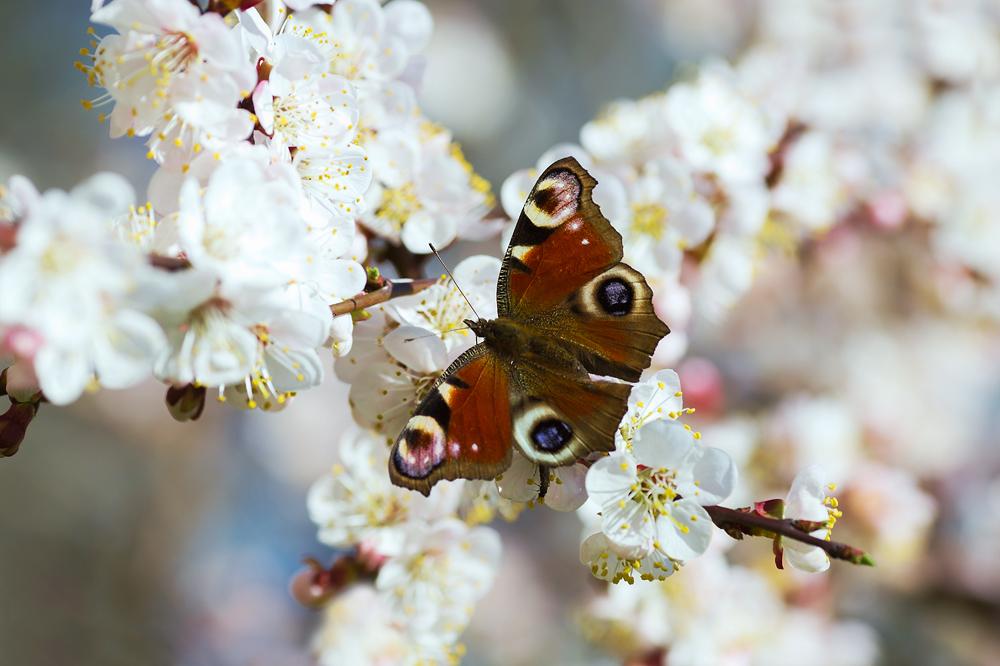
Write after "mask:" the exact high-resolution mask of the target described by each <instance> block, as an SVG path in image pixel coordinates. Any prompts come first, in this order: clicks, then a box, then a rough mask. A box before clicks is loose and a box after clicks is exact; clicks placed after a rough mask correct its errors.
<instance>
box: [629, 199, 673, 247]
mask: <svg viewBox="0 0 1000 666" xmlns="http://www.w3.org/2000/svg"><path fill="white" fill-rule="evenodd" d="M668 216H669V211H667V209H666V208H665V207H663V206H662V205H660V204H658V203H637V204H632V231H633V232H635V233H636V234H638V235H641V236H650V237H652V238H654V239H656V240H659V239H660V238H662V237H663V234H664V232H665V231H666V229H667V217H668Z"/></svg>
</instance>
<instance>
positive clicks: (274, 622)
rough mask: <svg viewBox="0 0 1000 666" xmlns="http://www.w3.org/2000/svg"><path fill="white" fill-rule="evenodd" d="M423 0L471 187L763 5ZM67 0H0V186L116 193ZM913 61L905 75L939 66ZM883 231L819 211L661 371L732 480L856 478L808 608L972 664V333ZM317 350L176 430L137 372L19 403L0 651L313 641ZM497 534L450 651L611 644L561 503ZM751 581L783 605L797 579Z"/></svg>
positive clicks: (985, 624) (977, 591)
mask: <svg viewBox="0 0 1000 666" xmlns="http://www.w3.org/2000/svg"><path fill="white" fill-rule="evenodd" d="M426 4H427V5H428V6H429V8H430V9H431V12H432V14H433V15H434V18H435V31H434V37H433V40H432V42H431V44H430V46H429V47H428V49H427V50H426V51H425V55H426V56H427V59H428V65H429V66H428V73H427V78H426V84H425V88H424V91H423V93H422V95H421V99H420V101H421V106H422V107H423V110H424V111H425V112H426V113H427V115H428V116H430V117H431V118H433V119H434V120H436V121H438V122H441V123H442V124H443V125H445V126H446V127H448V128H450V129H451V130H452V131H453V132H454V135H455V138H456V139H457V140H458V141H459V142H460V143H461V144H462V147H463V149H464V150H465V154H466V156H467V158H468V159H469V161H470V162H471V163H472V165H473V166H474V167H475V169H476V170H477V171H478V172H479V173H481V174H482V175H483V176H485V177H486V178H487V179H488V180H490V181H491V183H493V186H494V191H496V192H498V191H499V187H500V185H501V184H502V183H503V181H504V179H505V178H506V177H507V176H508V175H510V174H511V173H512V172H514V171H516V170H517V169H521V168H524V167H527V166H532V165H534V164H535V162H536V160H537V159H538V157H539V155H540V154H541V153H542V152H543V151H544V150H546V149H547V148H548V147H550V146H552V145H554V144H556V143H559V142H564V141H573V142H575V141H577V140H578V136H579V131H580V127H581V126H582V125H583V124H584V123H586V122H587V121H589V120H591V119H592V118H594V117H595V116H597V115H598V114H599V112H600V111H601V110H602V108H604V107H605V106H606V105H607V104H608V103H609V102H611V101H613V100H615V99H618V98H638V97H642V96H644V95H648V94H651V93H654V92H657V91H661V90H663V89H664V88H665V87H666V86H667V85H668V84H669V83H670V82H671V81H673V80H675V79H676V78H678V77H682V76H684V73H685V72H688V71H690V70H691V69H692V68H693V67H694V65H695V64H696V63H698V62H701V61H702V59H703V58H705V57H706V56H711V55H715V56H722V57H727V58H737V57H738V56H739V55H740V54H741V53H742V52H743V50H744V49H745V48H746V47H747V45H748V44H749V43H751V41H752V40H753V39H755V35H756V34H757V32H758V31H760V30H763V28H762V27H761V22H762V21H764V22H766V21H771V22H772V23H773V22H774V16H773V15H770V16H764V18H761V16H762V15H761V14H760V7H759V3H756V2H754V1H753V0H659V1H654V0H613V1H609V0H507V1H506V2H502V3H500V2H491V1H489V0H475V1H471V0H466V1H463V2H459V1H457V0H456V1H443V0H427V2H426ZM768 4H769V5H775V4H780V3H768ZM855 4H857V3H855ZM879 4H880V3H873V6H874V5H879ZM889 4H892V3H889ZM939 4H941V5H943V6H946V7H945V10H947V5H949V3H947V2H943V3H939ZM957 4H963V5H965V4H968V3H957ZM973 4H975V3H973ZM981 4H982V6H983V7H986V9H985V10H984V11H986V12H990V11H992V12H994V13H993V14H991V15H993V16H995V15H996V14H995V8H994V9H990V7H989V5H988V3H981ZM89 6H90V3H89V2H87V1H86V0H49V1H48V2H42V3H29V2H15V1H14V0H0V19H2V24H3V25H4V26H5V28H6V29H5V39H3V40H0V57H2V61H3V62H6V63H7V65H6V66H5V67H3V68H2V69H0V89H2V90H3V91H4V98H5V100H6V102H7V103H6V105H5V110H4V113H3V114H2V116H3V119H4V121H5V122H2V123H0V180H4V181H5V180H6V179H7V178H8V177H9V176H10V175H12V174H15V173H20V174H24V175H27V176H28V177H30V178H31V179H32V180H33V181H34V182H35V183H36V184H37V186H38V187H39V189H41V190H44V189H48V188H50V187H59V188H70V187H72V186H73V185H74V184H76V183H77V182H79V181H80V180H82V179H83V178H85V177H87V176H88V175H90V174H92V173H94V172H96V171H101V170H110V171H115V172H118V173H121V174H123V175H125V176H126V177H127V178H128V179H129V180H130V181H131V182H132V183H133V185H134V186H135V188H136V191H137V192H138V193H139V197H140V200H141V199H142V197H143V193H144V191H145V188H146V185H147V184H148V181H149V178H150V177H151V175H152V173H153V171H154V164H153V163H152V162H149V161H147V160H146V159H145V157H144V154H145V149H144V148H143V146H142V141H141V140H138V139H136V140H127V139H120V140H115V141H112V140H110V139H109V138H108V128H107V126H106V125H101V124H99V123H98V121H97V117H96V114H94V113H87V112H86V111H85V110H84V109H83V108H82V106H81V104H80V100H82V99H92V98H95V97H97V94H95V92H94V91H93V90H91V89H89V88H88V87H87V84H86V80H85V76H84V75H83V74H81V73H80V72H79V71H77V70H76V69H74V68H73V63H74V62H75V61H76V60H79V59H80V55H79V49H80V48H81V47H84V46H86V44H87V42H88V39H89V38H88V35H87V34H86V30H87V28H88V26H89V23H88V16H89V8H90V7H89ZM977 6H978V5H977ZM873 11H874V10H873ZM792 14H794V12H793V11H791V10H789V15H792ZM831 20H832V19H831ZM879 20H883V21H887V22H888V24H890V25H891V24H892V22H893V21H895V20H897V19H896V18H895V17H893V16H890V17H888V18H886V17H881V18H880V19H879ZM899 20H902V19H899ZM880 25H881V24H880ZM772 27H773V26H772ZM994 28H995V24H994V26H993V28H990V29H992V30H994V31H993V33H991V34H992V37H993V39H994V40H996V39H997V38H998V35H997V33H996V31H995V29H994ZM790 29H791V30H794V29H795V25H794V24H793V25H792V28H790ZM840 29H844V30H847V29H848V28H847V27H844V26H840V27H836V26H835V27H834V28H833V29H832V30H831V34H828V35H827V38H828V39H831V40H834V41H835V40H836V39H837V34H838V32H837V31H838V30H840ZM905 29H906V28H905V26H903V27H901V28H900V30H903V31H904V32H905ZM98 32H99V33H100V30H98ZM772 32H773V30H772ZM100 34H103V33H100ZM852 34H853V33H852ZM873 39H874V43H878V38H877V36H876V37H875V38H873ZM932 74H933V75H930V74H929V75H928V76H927V83H926V85H927V89H928V90H931V91H933V90H935V86H941V85H950V84H951V82H950V80H949V79H948V77H947V76H945V75H943V74H940V73H932ZM995 221H996V220H994V222H995ZM891 231H892V233H888V232H885V230H882V231H879V230H877V229H874V228H873V227H863V228H857V227H854V228H847V229H845V230H844V231H839V230H835V231H834V232H831V233H830V234H829V235H828V236H827V237H826V238H824V239H823V240H822V241H816V242H815V243H810V244H808V245H807V247H806V249H805V250H803V252H802V253H801V254H798V255H794V256H793V255H788V254H785V255H782V254H781V253H778V254H777V255H776V256H775V257H774V258H773V260H771V261H769V262H767V264H766V265H764V266H762V267H761V268H760V269H759V274H758V276H757V279H756V282H755V285H754V287H753V288H752V290H751V291H750V293H748V294H747V296H746V297H744V298H743V300H742V301H741V302H740V304H739V305H738V306H737V308H736V309H735V310H734V311H733V312H732V313H731V314H730V315H729V317H727V318H726V319H725V321H723V322H722V323H710V322H701V323H699V324H698V325H697V326H696V327H695V329H694V333H693V334H692V336H691V340H692V348H691V351H690V352H689V357H688V359H687V361H685V362H684V363H683V364H682V365H681V366H680V367H679V370H680V372H681V376H682V384H683V385H684V386H685V390H686V391H688V387H689V386H691V387H693V388H692V389H691V391H690V394H691V399H692V400H694V401H696V402H697V401H699V400H700V401H701V402H697V405H698V407H699V412H700V413H701V414H703V415H704V416H702V417H701V418H702V419H703V421H702V426H703V430H704V431H705V433H706V440H705V441H706V443H707V444H709V445H714V446H720V447H722V448H725V449H726V450H727V451H729V453H730V454H731V455H733V457H734V458H735V459H737V462H738V464H739V465H740V469H741V471H743V470H747V473H748V474H749V477H750V478H749V479H748V481H747V482H746V483H749V484H751V485H750V486H749V487H752V488H753V489H754V490H755V491H760V492H763V491H765V490H766V491H770V492H772V493H773V495H767V494H766V493H765V495H761V496H757V497H754V498H750V497H745V498H743V499H744V501H750V500H751V499H764V498H766V497H770V496H775V497H777V496H782V495H783V494H784V489H785V488H787V480H790V478H791V476H794V471H795V470H796V469H798V468H801V466H803V465H805V464H809V463H811V462H815V461H817V459H818V460H823V461H825V462H827V463H828V464H830V465H831V466H832V467H833V468H834V469H837V467H836V466H837V464H838V462H842V463H843V464H842V467H841V469H842V471H843V473H844V475H845V476H846V475H847V473H848V472H850V473H851V474H853V475H855V478H861V479H862V480H863V481H864V482H858V483H856V484H855V486H854V489H853V490H851V491H850V492H849V494H848V495H847V497H846V499H845V503H846V505H847V506H848V507H852V508H854V509H855V510H856V515H857V516H860V517H859V518H856V519H855V520H854V522H851V521H850V519H849V518H845V519H844V521H845V525H844V530H845V531H844V532H842V533H840V532H838V534H837V538H840V539H842V540H845V541H852V540H853V541H854V542H855V543H857V545H859V546H861V547H863V548H866V549H868V550H870V551H871V552H872V553H873V555H874V556H875V558H876V560H877V561H878V562H879V563H880V567H879V568H878V569H875V570H865V571H859V570H857V569H853V568H849V567H846V566H841V567H838V566H836V565H835V566H834V570H833V571H832V572H831V573H830V574H825V575H824V581H825V582H824V583H822V585H823V586H824V588H823V591H822V593H819V594H816V595H814V596H813V597H811V601H809V604H812V605H814V606H819V607H822V608H823V609H825V610H826V611H829V612H830V613H833V614H835V615H836V616H837V617H842V618H853V619H857V620H860V621H863V622H865V623H867V624H868V625H869V626H871V627H872V628H873V629H874V632H875V636H876V637H877V640H878V644H879V646H880V651H881V657H880V663H883V664H887V665H896V664H899V665H903V664H921V665H924V664H926V665H928V666H930V665H938V664H940V665H945V664H949V665H950V664H961V665H965V664H968V665H970V666H973V665H975V666H979V665H982V666H986V665H996V664H1000V480H998V479H1000V446H998V442H1000V417H998V416H997V406H998V405H1000V374H998V369H1000V345H998V343H1000V338H998V336H997V331H998V328H997V325H996V322H995V320H994V319H993V318H990V317H984V316H981V315H978V314H968V313H956V312H954V311H951V310H949V309H948V307H945V306H941V305H940V304H934V303H937V301H935V299H934V298H931V299H927V298H926V294H925V293H924V292H925V291H926V289H927V281H928V275H929V274H931V273H934V272H935V271H938V270H939V267H938V266H936V265H935V261H934V257H933V256H932V255H931V254H930V252H929V251H928V249H927V244H926V239H925V238H924V237H923V236H922V235H921V234H922V232H921V230H920V229H919V228H913V229H910V228H906V229H902V230H899V229H892V230H891ZM481 245H482V247H478V246H477V248H476V250H478V251H488V252H491V253H496V252H497V251H498V250H499V247H498V246H496V244H495V243H492V244H489V243H487V244H485V245H484V244H481ZM471 253H473V249H472V248H468V249H466V250H464V251H463V254H471ZM457 256H458V255H457V254H456V255H455V256H454V257H453V260H454V261H457ZM929 302H931V303H932V304H931V305H928V303H929ZM327 370H328V372H327V381H326V384H325V385H324V386H323V387H322V388H318V389H315V390H313V391H309V392H308V393H305V394H302V395H301V396H299V397H298V398H296V401H295V404H294V405H293V406H292V407H291V408H290V409H288V410H286V411H284V412H282V413H279V414H260V413H251V414H248V413H243V412H238V411H236V410H233V409H229V408H225V407H222V408H220V407H219V406H218V405H216V404H214V403H212V402H211V401H210V402H209V404H208V406H207V408H206V412H205V414H204V415H203V417H202V419H201V420H200V421H198V422H197V423H186V424H178V423H174V422H173V421H172V420H171V419H170V417H169V415H168V414H167V412H166V410H165V409H164V407H163V393H164V389H163V387H161V386H158V385H155V384H149V385H145V386H142V387H139V388H138V389H135V390H130V391H127V392H110V391H103V392H101V393H99V394H96V395H91V396H86V397H85V398H84V399H82V400H81V401H79V402H78V403H76V404H74V405H72V406H70V407H67V408H56V407H53V406H51V405H44V406H43V408H42V412H41V414H40V416H39V418H38V419H37V420H36V422H35V423H34V424H33V425H32V427H31V428H30V429H29V432H28V436H27V438H26V440H25V442H24V444H23V445H22V447H21V449H20V451H19V453H18V454H17V456H16V457H14V458H11V459H4V460H0V506H2V507H4V509H3V510H2V511H0V565H2V566H0V664H4V665H5V666H7V665H10V666H34V665H36V664H37V665H46V666H50V665H59V664H74V665H79V666H87V665H91V664H93V665H97V664H119V663H121V664H126V663H127V664H150V665H156V664H179V665H184V666H189V665H190V666H201V665H205V666H208V665H213V666H225V665H228V664H233V665H236V664H241V665H242V664H269V665H284V664H290V665H298V664H310V663H313V661H312V657H311V654H310V649H309V640H310V636H311V633H312V631H313V629H314V628H315V626H316V624H317V623H318V621H319V620H318V616H317V615H315V614H314V613H312V612H310V611H307V610H305V609H303V608H301V607H299V606H297V605H296V604H295V602H294V601H293V600H292V599H291V597H290V595H289V594H288V581H289V579H290V578H291V577H292V576H293V575H294V573H295V572H296V571H297V570H298V569H299V568H300V566H301V565H300V559H301V557H302V556H304V555H313V556H317V557H318V558H319V559H321V560H324V561H327V560H329V558H330V557H332V555H333V553H332V551H330V550H329V549H328V548H326V547H325V546H322V545H321V544H319V543H318V542H317V541H316V538H315V527H314V526H313V525H312V523H310V522H309V520H308V518H307V516H306V510H305V495H306V492H307V490H308V488H309V485H310V484H311V483H312V481H313V480H314V479H315V478H316V477H318V476H319V475H320V474H321V473H322V472H324V471H325V470H327V469H328V468H329V466H330V465H331V464H332V462H333V461H334V459H335V444H336V441H337V439H338V434H339V431H338V428H339V427H340V424H342V423H343V422H344V420H345V419H349V418H350V417H349V415H348V413H347V407H346V406H347V400H346V392H347V387H346V385H342V384H340V383H339V382H338V381H337V379H336V378H335V377H334V375H333V372H332V370H331V368H330V367H329V366H328V368H327ZM699 387H700V388H699ZM333 405H336V406H338V409H340V408H342V409H343V412H342V413H336V410H333V409H331V406H333ZM713 429H714V430H713ZM713 432H714V434H715V439H714V440H713V439H712V436H711V434H712V433H713ZM862 450H864V451H868V452H872V451H874V452H875V453H870V454H865V455H862V454H860V453H858V451H862ZM845 451H846V452H845ZM741 456H742V458H741ZM838 456H839V458H838ZM859 460H861V461H862V463H864V464H862V463H859V462H858V461H859ZM900 470H902V471H900ZM790 475H791V476H790ZM865 475H867V476H865ZM782 479H784V480H785V481H786V483H785V485H784V486H781V485H780V483H777V480H782ZM769 484H770V485H769ZM498 528H499V529H500V530H501V531H502V533H503V537H504V546H505V564H504V569H503V571H502V573H501V576H500V580H499V581H498V582H497V584H496V586H495V587H494V590H493V591H492V592H491V593H490V595H489V596H488V597H486V598H485V599H484V600H483V601H482V602H481V603H480V605H479V607H478V609H477V613H476V617H475V619H474V621H473V624H472V626H471V627H470V629H469V630H468V632H467V633H466V635H465V636H464V639H463V640H464V642H465V643H466V644H467V645H468V648H469V652H468V656H467V657H466V658H465V659H464V660H463V663H465V664H468V665H470V666H480V665H483V666H485V665H491V664H497V665H499V664H504V665H511V666H513V665H517V664H524V665H528V664H543V663H544V664H588V665H594V666H597V665H604V664H607V665H610V664H621V663H622V662H621V658H620V657H618V656H615V655H614V654H612V653H610V652H605V651H602V650H601V649H599V648H597V647H595V646H594V643H597V644H602V641H601V640H600V639H594V636H593V635H590V634H588V631H587V625H586V623H585V622H582V621H581V620H580V619H579V617H576V616H575V615H573V614H572V613H568V612H567V610H566V609H567V608H570V607H571V606H573V605H574V602H576V601H578V600H584V599H587V598H589V596H590V595H592V594H593V593H594V591H595V590H597V589H598V586H597V585H596V581H593V580H590V578H589V576H587V575H586V571H585V570H584V568H583V567H582V565H580V564H579V561H578V548H577V544H578V539H579V524H578V522H577V521H576V519H575V518H574V517H573V516H566V515H560V514H556V513H555V512H552V511H548V510H536V511H528V512H525V513H524V514H523V515H522V516H521V518H520V519H519V520H518V521H517V522H515V523H512V524H509V525H508V524H504V525H499V526H498ZM838 529H840V527H839V526H838ZM720 538H721V537H720ZM768 557H769V544H768V543H764V544H741V545H740V546H738V547H737V549H734V554H733V555H732V559H733V561H735V562H739V563H741V564H743V565H745V566H747V567H754V566H757V565H759V564H760V563H761V562H765V563H766V561H767V559H768ZM767 575H768V576H771V574H770V573H768V574H767ZM672 580H673V579H672ZM795 580H798V579H795ZM776 585H777V586H778V587H779V589H781V590H782V593H785V594H787V595H788V597H789V598H791V597H793V596H794V595H796V594H799V595H801V594H802V589H806V588H804V587H802V586H799V584H798V583H796V584H794V585H793V584H790V583H782V582H778V583H776ZM585 635H587V636H589V638H591V639H592V640H591V641H588V640H585V638H584V636H585ZM510 636H517V637H518V640H517V641H511V640H510ZM605 643H606V641H605ZM603 647H604V648H605V649H606V648H607V647H608V646H607V645H606V644H604V645H603ZM345 666H348V665H345Z"/></svg>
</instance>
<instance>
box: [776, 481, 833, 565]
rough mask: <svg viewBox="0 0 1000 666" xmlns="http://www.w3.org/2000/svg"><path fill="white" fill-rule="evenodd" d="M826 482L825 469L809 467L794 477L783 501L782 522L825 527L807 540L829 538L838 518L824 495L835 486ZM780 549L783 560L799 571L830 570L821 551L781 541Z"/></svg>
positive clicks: (831, 504) (829, 500) (791, 541)
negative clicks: (783, 551)
mask: <svg viewBox="0 0 1000 666" xmlns="http://www.w3.org/2000/svg"><path fill="white" fill-rule="evenodd" d="M826 479H827V476H826V468H825V467H824V466H823V465H810V466H809V467H806V468H805V469H803V470H802V471H801V472H799V474H798V476H796V477H795V480H794V481H793V482H792V487H791V489H790V490H789V491H788V496H787V497H786V498H785V515H784V517H785V518H786V519H789V520H808V521H812V522H817V523H823V524H825V525H826V527H825V528H822V529H818V530H816V531H815V532H812V533H810V536H814V537H817V538H820V539H829V538H830V530H831V529H832V528H833V524H834V523H835V522H837V517H838V516H840V511H838V510H837V508H836V507H837V502H836V500H835V499H833V498H831V497H828V496H827V495H826V493H827V492H828V491H833V490H836V486H835V485H833V484H832V483H829V482H828V481H827V480H826ZM782 545H783V546H784V549H785V559H787V560H788V563H789V564H790V565H792V566H793V567H794V568H796V569H798V570H799V571H806V572H809V573H817V572H820V571H826V570H827V569H829V568H830V558H829V557H828V556H827V554H826V553H825V552H824V551H823V549H822V548H818V547H816V546H810V545H809V544H805V543H802V542H801V541H795V540H794V539H782Z"/></svg>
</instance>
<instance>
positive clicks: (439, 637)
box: [309, 429, 501, 665]
mask: <svg viewBox="0 0 1000 666" xmlns="http://www.w3.org/2000/svg"><path fill="white" fill-rule="evenodd" d="M388 451H389V450H388V448H387V447H386V446H385V443H384V440H383V439H382V437H380V436H378V435H376V434H374V433H372V432H371V431H366V430H360V429H359V430H357V431H354V432H350V433H348V434H347V435H346V436H345V437H344V438H343V439H342V440H341V441H340V444H339V447H338V452H339V458H340V462H339V463H338V464H337V465H336V466H334V468H333V470H332V471H331V472H330V473H329V474H328V475H326V476H324V477H322V478H320V479H319V480H318V481H317V482H316V483H315V484H314V485H313V487H312V490H311V491H310V493H309V515H310V517H311V518H312V519H313V521H315V522H316V523H317V525H319V528H320V529H319V538H320V540H321V541H323V542H324V543H326V544H328V545H330V546H334V547H337V548H352V547H357V549H358V553H359V555H358V557H360V558H364V559H365V560H366V561H368V562H371V563H372V564H373V565H375V566H376V567H377V568H378V575H377V578H376V579H375V582H374V586H373V587H371V588H363V589H365V590H366V591H361V590H358V589H355V590H351V591H349V592H347V593H346V594H344V595H342V596H340V597H339V598H338V599H337V600H336V601H335V603H334V604H333V605H332V606H331V607H330V608H329V609H327V611H326V621H325V623H324V628H323V629H322V630H321V631H320V633H319V634H318V635H317V637H316V641H315V649H316V651H317V652H318V654H319V656H320V661H321V663H324V664H331V665H333V664H345V663H357V664H368V663H387V662H388V663H402V664H409V663H414V664H416V663H425V664H438V663H440V664H447V663H450V662H449V659H450V658H452V657H453V656H454V655H456V654H458V653H460V651H461V649H462V648H461V645H460V644H456V641H457V640H458V637H459V635H460V634H461V633H462V631H463V630H464V629H465V627H466V625H468V623H469V620H470V618H471V616H472V612H473V610H474V608H475V604H476V601H478V600H479V598H481V597H482V596H483V595H484V594H485V593H486V592H487V591H488V590H489V588H490V586H491V585H492V583H493V580H494V578H495V577H496V575H497V572H498V571H499V566H500V551H501V546H500V537H499V535H498V534H497V533H496V531H494V530H493V529H491V528H489V527H484V526H479V527H475V526H470V525H471V524H472V523H474V522H475V521H474V520H470V515H469V514H468V513H467V512H465V511H463V506H462V504H463V503H464V502H465V501H467V499H468V497H467V496H468V495H470V494H471V495H474V494H475V493H476V489H475V487H474V484H465V485H464V486H463V482H457V483H442V484H438V486H436V487H435V489H434V491H433V492H432V493H431V495H430V497H428V498H424V497H423V496H417V495H415V494H414V493H411V492H409V491H406V490H403V489H401V488H398V487H396V486H393V485H392V484H391V483H390V482H389V476H388V472H387V469H388V467H387V465H388ZM459 515H461V516H462V517H463V518H465V520H460V519H459V517H458V516H459ZM358 595H362V596H364V597H365V598H366V599H367V600H368V601H366V602H365V604H364V605H366V607H367V608H368V610H367V611H365V612H364V613H362V612H360V611H359V609H358V608H355V607H353V605H354V604H355V603H359V602H356V601H355V599H356V597H358ZM348 608H350V609H351V610H350V611H349V613H350V616H352V617H353V618H354V619H353V620H352V622H350V623H348V622H345V620H344V613H345V612H347V611H346V609H348ZM373 635H378V636H382V637H384V638H381V639H379V640H372V636H373ZM351 657H353V659H352V658H351Z"/></svg>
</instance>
